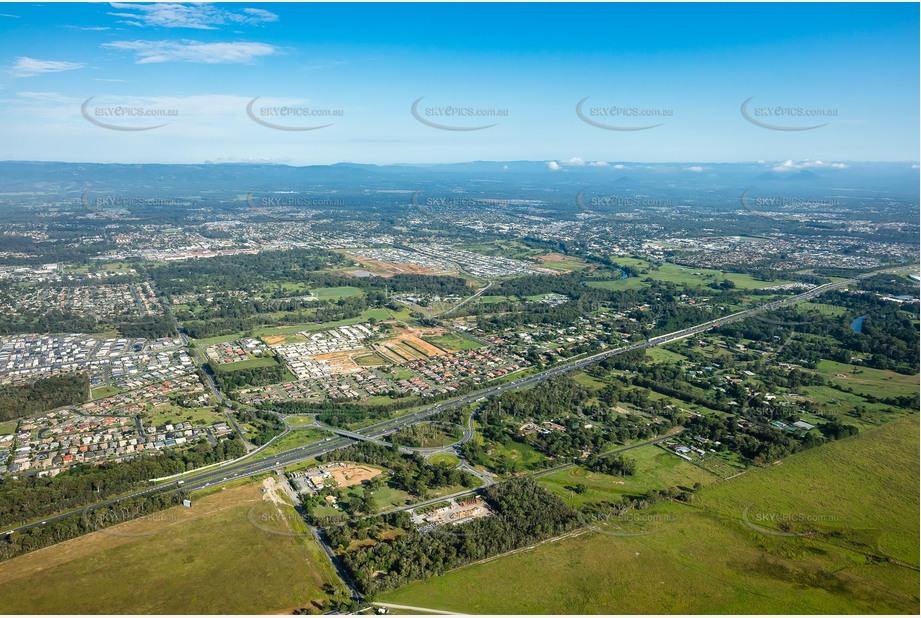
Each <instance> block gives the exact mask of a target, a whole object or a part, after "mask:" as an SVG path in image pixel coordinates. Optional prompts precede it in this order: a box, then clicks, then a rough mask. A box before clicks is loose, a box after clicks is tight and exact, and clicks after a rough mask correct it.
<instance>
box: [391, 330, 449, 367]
mask: <svg viewBox="0 0 921 618" xmlns="http://www.w3.org/2000/svg"><path fill="white" fill-rule="evenodd" d="M434 334H443V331H440V330H438V329H409V328H398V329H396V335H395V336H393V337H391V338H390V339H387V340H386V341H382V342H381V343H378V344H376V345H375V346H374V350H375V352H377V353H378V354H380V355H381V356H383V357H384V358H386V359H387V360H389V361H391V362H394V363H398V364H399V363H405V362H408V361H414V360H419V359H423V358H431V357H432V356H441V355H443V354H447V351H446V350H442V349H441V348H439V347H437V346H434V345H432V344H431V343H429V342H428V341H425V340H423V339H422V338H420V336H419V335H434Z"/></svg>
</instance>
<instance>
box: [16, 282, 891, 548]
mask: <svg viewBox="0 0 921 618" xmlns="http://www.w3.org/2000/svg"><path fill="white" fill-rule="evenodd" d="M890 271H891V269H890ZM879 272H880V271H877V272H874V273H867V274H865V275H860V276H858V277H855V278H853V279H848V280H846V281H837V282H833V283H826V284H824V285H820V286H817V287H815V288H812V289H810V290H808V291H807V292H804V293H802V294H797V295H795V296H789V297H786V298H783V299H781V300H776V301H772V302H770V303H766V304H764V305H760V306H758V307H754V308H752V309H746V310H745V311H739V312H737V313H733V314H730V315H726V316H723V317H721V318H717V319H715V320H710V321H707V322H703V323H701V324H697V325H695V326H691V327H689V328H685V329H682V330H679V331H675V332H673V333H668V334H666V335H659V336H657V337H653V338H651V339H649V340H648V341H643V342H641V343H634V344H631V345H628V346H624V347H619V348H613V349H610V350H605V351H603V352H599V353H597V354H593V355H590V356H585V357H583V358H577V359H574V360H570V361H567V362H565V363H562V364H560V365H557V366H556V367H552V368H550V369H547V370H545V371H542V372H540V373H536V374H534V375H530V376H527V377H523V378H519V379H517V380H514V381H511V382H506V383H505V384H498V385H495V386H490V387H487V388H484V389H481V390H479V391H475V392H473V393H469V394H467V395H461V396H459V397H455V398H453V399H449V400H446V401H442V402H439V403H436V404H433V405H431V406H429V407H426V408H424V409H421V410H417V411H415V412H411V413H409V414H406V415H404V416H400V417H397V418H393V419H388V420H385V421H382V422H380V423H376V424H374V425H369V426H368V427H364V428H362V429H359V430H357V431H356V432H346V431H343V430H338V429H337V430H336V434H338V435H336V436H335V437H331V438H327V439H325V440H323V441H320V442H314V443H311V444H307V445H304V446H300V447H297V448H293V449H289V450H287V451H283V452H281V453H279V454H277V455H275V456H274V457H263V456H262V455H261V454H259V453H254V454H251V455H249V456H246V457H243V458H241V459H240V460H236V461H233V462H228V463H226V464H221V465H220V466H217V467H212V468H209V469H207V470H201V471H198V472H196V471H192V472H188V473H186V474H185V475H183V476H182V477H179V478H177V480H175V481H171V482H170V483H168V484H165V485H157V486H152V487H146V488H144V489H140V490H138V491H135V492H132V493H130V494H128V495H124V496H120V497H118V498H113V499H110V500H105V501H103V502H99V503H97V504H94V505H92V506H91V507H87V508H85V509H75V510H72V511H68V512H66V513H61V514H60V515H56V516H53V517H47V518H46V519H45V520H43V521H41V522H33V523H29V524H25V525H22V526H18V527H16V528H12V529H9V530H7V531H5V532H4V533H9V532H17V531H22V530H26V529H28V528H32V527H35V526H41V525H45V524H47V523H49V522H53V521H57V520H59V519H63V518H65V517H70V516H72V515H75V514H79V513H83V512H86V511H87V510H88V509H94V508H99V507H103V506H108V505H111V504H115V503H118V502H120V501H122V500H124V499H126V498H134V497H138V496H143V495H145V494H150V493H154V492H160V491H163V492H175V491H181V490H185V491H194V490H198V489H205V488H208V487H214V486H217V485H222V484H224V483H229V482H232V481H235V480H238V479H242V478H245V477H248V476H253V475H257V474H263V473H266V472H271V471H272V470H275V469H278V468H281V467H285V466H291V465H294V464H298V463H302V462H305V461H308V460H310V459H314V458H316V457H318V456H320V455H323V454H326V453H329V452H331V451H334V450H337V449H340V448H343V447H346V446H349V445H351V444H355V443H357V442H358V441H359V439H361V440H371V441H379V440H380V438H382V437H384V436H387V435H389V434H391V433H394V432H396V431H399V430H400V429H403V428H404V427H408V426H410V425H413V424H416V423H419V422H422V421H425V420H427V419H429V418H430V417H432V416H434V415H436V414H439V413H441V412H445V411H447V410H452V409H456V408H459V407H464V406H467V405H470V404H472V403H476V402H479V401H482V400H484V399H486V398H489V397H495V396H497V395H500V394H502V393H504V392H505V391H509V390H514V389H518V388H524V387H527V386H531V385H534V384H537V383H539V382H542V381H544V380H547V379H549V378H551V377H553V376H557V375H561V374H564V373H567V372H570V371H575V370H578V369H582V368H584V367H587V366H589V365H591V364H593V363H597V362H600V361H602V360H605V359H607V358H611V357H612V356H617V355H619V354H625V353H627V352H631V351H633V350H639V349H643V348H650V347H654V346H659V345H663V344H666V343H669V342H671V341H675V340H676V339H682V338H684V337H688V336H691V335H695V334H698V333H701V332H704V331H707V330H710V329H712V328H715V327H718V326H720V325H723V324H729V323H731V322H736V321H739V320H744V319H746V318H750V317H753V316H756V315H758V314H761V313H766V312H769V311H773V310H776V309H779V308H781V307H784V306H788V305H792V304H796V303H799V302H803V301H806V300H809V299H811V298H813V297H815V296H818V295H819V294H823V293H825V292H828V291H830V290H834V289H840V288H843V287H847V286H849V285H853V284H854V283H856V282H857V281H858V280H860V279H864V278H866V277H869V276H872V275H874V274H878V273H879ZM883 272H885V271H883ZM350 433H351V434H354V435H353V436H352V437H349V436H348V434H350ZM342 434H346V435H342ZM4 533H0V534H4Z"/></svg>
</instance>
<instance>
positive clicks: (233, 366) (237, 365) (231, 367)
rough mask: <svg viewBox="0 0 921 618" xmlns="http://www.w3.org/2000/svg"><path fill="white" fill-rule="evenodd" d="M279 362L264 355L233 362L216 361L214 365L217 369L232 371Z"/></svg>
mask: <svg viewBox="0 0 921 618" xmlns="http://www.w3.org/2000/svg"><path fill="white" fill-rule="evenodd" d="M277 364H278V361H276V360H275V359H274V358H273V357H271V356H262V357H259V358H250V359H247V360H242V361H236V362H233V363H221V364H217V363H215V364H214V365H213V367H214V369H215V371H227V372H231V371H239V370H240V369H252V368H253V367H271V366H273V365H277Z"/></svg>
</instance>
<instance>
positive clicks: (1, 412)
mask: <svg viewBox="0 0 921 618" xmlns="http://www.w3.org/2000/svg"><path fill="white" fill-rule="evenodd" d="M89 388H90V382H89V379H88V378H87V376H86V374H83V373H67V374H63V375H59V376H51V377H49V378H40V379H38V380H36V381H34V382H30V383H27V384H4V385H2V386H0V421H8V420H12V419H17V418H22V417H24V416H31V415H33V414H38V413H40V412H44V411H46V410H53V409H54V408H60V407H61V406H69V405H73V404H76V403H83V402H84V401H87V399H89V394H90V391H89ZM0 463H2V462H0Z"/></svg>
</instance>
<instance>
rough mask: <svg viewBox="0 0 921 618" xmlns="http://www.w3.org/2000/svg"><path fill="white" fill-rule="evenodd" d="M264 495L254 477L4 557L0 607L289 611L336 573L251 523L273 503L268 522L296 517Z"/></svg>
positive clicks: (309, 545)
mask: <svg viewBox="0 0 921 618" xmlns="http://www.w3.org/2000/svg"><path fill="white" fill-rule="evenodd" d="M264 496H266V494H263V493H261V492H260V490H259V488H258V487H257V486H256V485H252V484H250V485H245V486H242V487H236V488H233V489H227V490H226V491H218V492H216V493H214V494H212V495H210V496H207V497H204V498H202V499H200V500H194V501H193V505H192V508H190V509H187V508H184V507H176V508H173V509H170V510H167V511H163V512H161V513H157V514H155V515H151V516H150V517H149V518H148V519H146V520H138V521H132V522H127V523H124V524H120V525H118V526H115V527H114V528H110V529H107V530H106V531H103V532H95V533H92V534H88V535H85V536H82V537H79V538H76V539H73V540H71V541H65V542H64V543H60V544H57V545H54V546H52V547H48V548H46V549H41V550H38V551H36V552H33V553H31V554H26V555H24V556H20V557H18V558H14V559H13V560H10V561H7V562H3V563H0V613H13V614H16V613H26V614H100V613H102V614H141V613H160V614H163V613H165V614H170V613H176V614H190V613H191V614H211V613H229V614H261V613H267V612H281V611H285V610H287V613H290V611H291V610H294V609H297V608H301V607H306V606H309V605H310V604H311V602H313V601H322V600H324V599H326V598H327V597H328V594H327V593H325V592H324V591H323V586H324V584H326V583H327V582H334V581H336V580H335V576H334V574H333V572H332V567H331V566H330V565H329V563H328V562H327V561H326V559H325V558H324V556H323V555H322V553H321V550H320V549H319V547H317V546H316V545H315V543H314V542H313V540H312V539H311V538H310V537H309V536H291V535H283V534H273V533H271V532H267V531H266V530H263V529H260V528H259V527H257V526H255V525H253V523H252V522H251V521H250V518H249V517H248V513H249V512H250V510H251V509H253V508H260V509H261V510H260V512H262V511H265V510H266V508H271V509H277V510H273V511H272V512H273V513H275V514H276V516H275V517H274V519H273V521H272V522H271V526H268V525H267V526H265V527H266V528H267V529H268V530H273V529H274V528H277V529H279V530H282V529H284V530H288V529H289V528H288V526H291V527H293V526H295V525H296V524H297V522H296V520H295V515H294V511H293V509H292V508H291V507H289V506H287V505H270V507H264V506H263V504H262V503H263V502H264ZM266 512H268V511H266ZM113 531H114V532H119V533H121V535H119V536H116V535H115V534H112V532H113ZM124 535H138V536H124ZM314 611H315V612H317V610H316V608H315V609H314ZM317 613H319V612H317Z"/></svg>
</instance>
